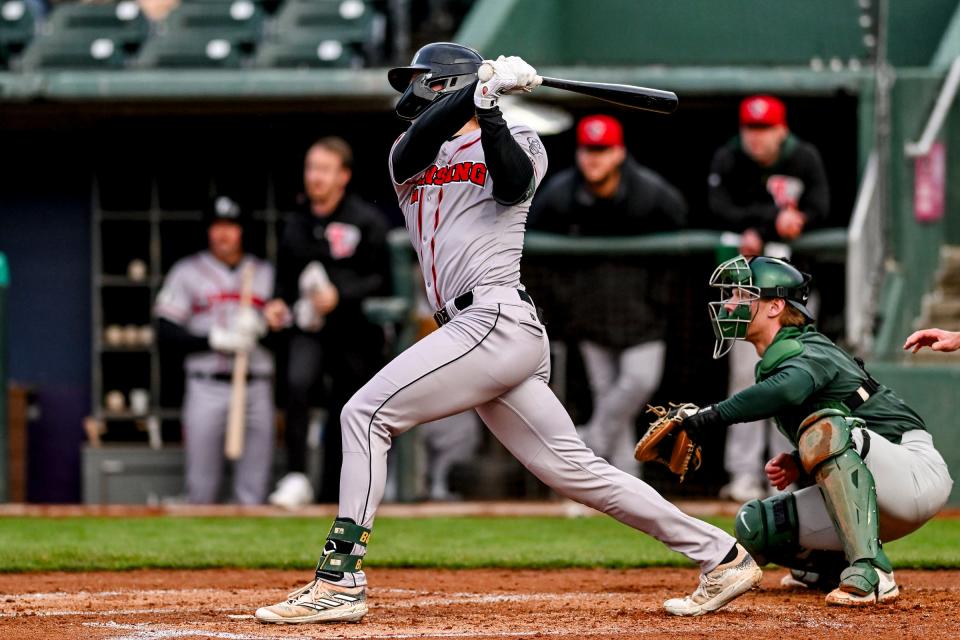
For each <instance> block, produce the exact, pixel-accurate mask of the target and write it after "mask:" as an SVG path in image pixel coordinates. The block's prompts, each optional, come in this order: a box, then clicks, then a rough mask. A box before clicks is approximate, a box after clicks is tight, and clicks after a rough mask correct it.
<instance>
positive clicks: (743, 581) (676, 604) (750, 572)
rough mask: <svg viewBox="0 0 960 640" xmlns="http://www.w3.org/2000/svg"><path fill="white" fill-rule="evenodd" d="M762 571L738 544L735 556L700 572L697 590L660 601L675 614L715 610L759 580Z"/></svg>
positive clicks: (699, 613) (702, 612)
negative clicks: (704, 572) (683, 595)
mask: <svg viewBox="0 0 960 640" xmlns="http://www.w3.org/2000/svg"><path fill="white" fill-rule="evenodd" d="M762 576H763V571H761V570H760V567H758V566H757V563H756V562H754V561H753V558H752V557H750V554H749V553H747V550H746V549H744V548H743V547H742V546H740V545H739V544H738V545H737V557H735V558H734V559H733V560H731V561H730V562H727V563H724V564H721V565H719V566H717V568H716V569H714V570H713V571H711V572H710V573H706V574H701V575H700V584H699V586H697V589H696V591H694V592H693V593H692V594H691V595H689V596H687V597H685V598H672V599H670V600H667V601H666V602H664V603H663V608H664V609H666V610H667V613H671V614H673V615H675V616H702V615H703V614H705V613H710V612H711V611H716V610H717V609H719V608H720V607H722V606H723V605H725V604H727V603H728V602H730V601H731V600H733V599H734V598H736V597H737V596H739V595H740V594H742V593H745V592H747V591H749V590H750V589H753V588H754V587H756V586H757V585H758V584H760V578H761V577H762Z"/></svg>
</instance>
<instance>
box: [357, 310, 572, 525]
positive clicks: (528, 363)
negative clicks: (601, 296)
mask: <svg viewBox="0 0 960 640" xmlns="http://www.w3.org/2000/svg"><path fill="white" fill-rule="evenodd" d="M500 307H503V310H502V311H501V309H500ZM529 313H530V312H529V310H528V309H527V308H524V309H522V310H521V309H520V308H519V307H511V306H509V305H496V306H492V307H488V306H485V307H470V308H469V309H468V310H467V311H465V312H463V313H461V314H459V315H458V316H456V318H454V320H453V321H452V322H450V323H449V324H446V325H445V326H444V327H443V328H441V329H440V330H438V331H434V332H433V333H431V334H430V335H428V336H427V337H425V338H424V339H422V340H421V341H420V342H417V343H416V344H414V345H413V346H412V347H410V348H409V349H407V350H406V351H404V352H403V353H401V354H400V355H399V356H397V357H396V358H395V359H394V360H392V361H391V362H390V363H389V364H387V366H385V367H384V368H383V369H381V370H380V372H379V373H377V375H375V376H374V377H373V379H372V380H370V382H368V383H367V384H365V385H364V386H363V387H362V388H361V389H360V390H359V391H358V392H357V393H356V394H355V395H354V396H353V398H351V399H350V402H348V403H347V405H346V406H345V407H344V409H343V413H342V414H341V419H340V423H341V428H342V430H343V467H342V470H341V474H340V509H339V513H340V516H341V517H346V518H350V519H351V520H353V521H354V522H356V523H357V524H359V525H361V526H363V527H367V528H370V527H371V526H372V524H373V519H374V513H375V512H376V509H377V507H378V505H379V504H380V500H381V499H382V498H383V490H384V486H385V483H386V467H387V451H388V450H389V449H390V443H391V440H392V438H393V437H394V436H397V435H400V434H402V433H403V432H405V431H407V430H408V429H410V428H411V427H413V426H415V425H418V424H422V423H424V422H430V421H432V420H437V419H439V418H443V417H446V416H450V415H453V414H455V413H460V412H461V411H465V410H467V409H470V408H472V407H475V406H477V405H479V404H481V403H484V402H486V401H488V400H490V399H492V398H495V397H497V396H499V395H501V394H503V393H504V392H505V391H507V390H508V389H510V388H512V387H514V386H516V385H517V384H520V382H522V381H523V380H524V379H526V378H527V377H529V376H530V374H531V372H532V371H534V370H536V368H537V367H538V366H539V364H540V363H541V362H542V358H543V349H544V343H543V340H542V338H541V335H536V336H534V335H533V334H532V333H529V332H528V333H526V336H527V338H526V339H523V338H522V336H523V335H524V333H523V332H525V331H527V330H526V329H523V328H518V327H519V325H520V323H521V322H522V319H523V318H524V317H527V318H528V317H529ZM567 421H568V422H569V418H567ZM572 428H573V427H572V425H571V429H572ZM574 437H575V436H574ZM581 446H582V445H581Z"/></svg>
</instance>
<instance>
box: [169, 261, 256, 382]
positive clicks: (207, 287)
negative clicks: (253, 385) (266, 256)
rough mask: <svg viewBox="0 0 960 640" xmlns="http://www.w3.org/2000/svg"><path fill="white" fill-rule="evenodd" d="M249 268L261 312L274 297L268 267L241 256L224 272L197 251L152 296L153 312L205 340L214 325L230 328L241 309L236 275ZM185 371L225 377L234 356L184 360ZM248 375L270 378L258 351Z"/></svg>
mask: <svg viewBox="0 0 960 640" xmlns="http://www.w3.org/2000/svg"><path fill="white" fill-rule="evenodd" d="M251 262H252V263H253V265H254V276H253V298H252V306H253V308H254V309H256V310H258V311H261V310H262V309H263V306H264V304H265V302H266V301H267V300H269V299H270V297H271V296H272V294H273V266H272V265H271V264H270V263H268V262H265V261H264V260H261V259H259V258H256V257H254V256H250V255H246V256H244V257H243V259H242V260H241V261H240V264H238V265H237V266H236V267H233V268H231V267H229V266H227V265H226V264H224V263H223V262H221V261H219V260H217V259H216V258H214V257H213V254H211V253H210V252H209V251H201V252H199V253H195V254H193V255H190V256H187V257H186V258H182V259H180V260H178V261H177V262H176V263H174V265H173V267H172V268H171V269H170V273H168V274H167V277H166V280H165V281H164V283H163V288H162V289H161V290H160V293H159V294H158V295H157V303H156V306H155V308H154V312H155V313H156V314H157V316H159V317H161V318H164V319H166V320H169V321H170V322H174V323H176V324H179V325H180V326H182V327H183V328H184V329H186V330H187V331H188V332H189V333H192V334H193V335H195V336H204V337H205V336H208V335H210V329H211V328H212V327H213V326H214V325H216V326H221V327H224V328H228V327H230V325H231V323H232V321H233V317H234V315H235V314H236V312H237V309H238V308H239V307H240V287H241V278H242V276H241V274H242V273H243V268H244V266H245V265H246V264H247V263H251ZM184 368H185V369H186V371H187V373H188V374H191V373H199V374H206V375H209V374H229V373H230V372H231V371H232V370H233V356H231V355H229V354H223V353H217V352H215V351H201V352H197V353H191V354H190V355H188V356H187V358H186V362H185V363H184ZM250 373H251V375H257V376H269V375H271V374H272V373H273V356H272V355H271V354H270V352H269V351H268V350H267V349H265V348H264V347H262V346H257V348H256V349H254V350H253V352H251V354H250Z"/></svg>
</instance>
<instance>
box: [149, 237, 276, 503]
mask: <svg viewBox="0 0 960 640" xmlns="http://www.w3.org/2000/svg"><path fill="white" fill-rule="evenodd" d="M248 263H253V265H254V269H255V270H254V276H253V296H252V306H253V308H254V309H258V310H259V309H262V308H263V305H264V304H265V302H266V301H267V300H269V299H270V297H271V295H272V293H273V266H272V265H270V264H269V263H267V262H264V261H263V260H260V259H259V258H256V257H253V256H244V258H243V260H241V262H240V264H239V265H238V266H237V267H236V268H233V269H231V268H230V267H228V266H227V265H226V264H224V263H223V262H220V261H219V260H217V259H216V258H214V257H213V255H212V254H211V253H210V252H209V251H201V252H199V253H196V254H194V255H191V256H187V257H186V258H183V259H181V260H179V261H177V262H176V263H175V264H174V265H173V267H172V268H171V269H170V273H169V274H167V278H166V280H165V281H164V284H163V288H162V289H161V290H160V293H159V294H158V295H157V302H156V306H155V308H154V312H155V313H156V314H157V315H158V316H159V317H161V318H165V319H167V320H169V321H171V322H174V323H176V324H179V325H180V326H182V327H184V328H185V329H186V330H187V331H188V332H190V333H192V334H193V335H196V336H207V335H209V334H210V329H211V328H212V327H214V326H222V327H224V328H228V327H230V325H231V322H232V319H233V317H234V315H235V314H236V311H237V309H239V307H240V289H241V279H242V273H243V270H244V267H245V266H246V265H247V264H248ZM184 369H185V370H186V374H187V383H186V392H185V394H184V401H183V415H182V423H183V436H184V449H185V454H186V491H187V498H188V499H189V500H190V502H192V503H196V504H209V503H212V502H216V500H217V496H218V493H219V486H220V479H221V476H222V471H223V462H224V455H223V439H224V434H225V432H226V425H227V414H228V412H229V407H230V389H231V387H230V376H231V374H232V371H233V356H232V355H231V354H225V353H218V352H215V351H212V350H211V351H200V352H197V353H191V354H189V355H188V356H187V357H186V360H185V362H184ZM249 375H250V377H251V380H250V382H249V383H248V387H247V397H246V402H247V404H246V430H245V433H244V440H245V442H244V450H243V455H242V456H241V458H240V459H239V460H237V462H236V464H235V466H234V472H233V497H234V500H236V501H237V502H239V503H240V504H260V503H262V502H263V501H264V499H265V498H266V495H267V488H268V485H269V482H270V464H271V461H272V460H273V412H274V407H273V387H272V385H271V381H270V378H271V377H272V375H273V355H272V354H271V353H270V352H269V351H268V350H266V349H265V348H263V347H262V346H259V345H258V346H257V347H256V348H255V349H254V350H253V351H252V352H251V353H250V366H249Z"/></svg>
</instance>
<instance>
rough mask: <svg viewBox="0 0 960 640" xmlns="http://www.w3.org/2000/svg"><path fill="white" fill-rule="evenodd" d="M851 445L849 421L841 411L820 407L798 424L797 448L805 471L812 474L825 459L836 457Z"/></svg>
mask: <svg viewBox="0 0 960 640" xmlns="http://www.w3.org/2000/svg"><path fill="white" fill-rule="evenodd" d="M851 446H852V439H851V435H850V423H849V422H848V421H847V417H846V416H845V415H844V414H843V412H841V411H838V410H836V409H822V410H820V411H817V412H816V413H812V414H810V415H809V416H807V417H806V418H805V419H804V421H803V422H802V423H801V424H800V438H799V440H798V441H797V450H798V451H799V452H800V462H801V463H802V464H803V468H804V469H806V471H807V473H810V474H813V473H814V471H816V469H817V468H818V467H819V466H820V465H822V464H823V463H824V462H826V461H827V460H830V459H831V458H836V457H837V456H839V455H841V454H843V452H844V451H846V450H847V449H849V448H850V447H851Z"/></svg>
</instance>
